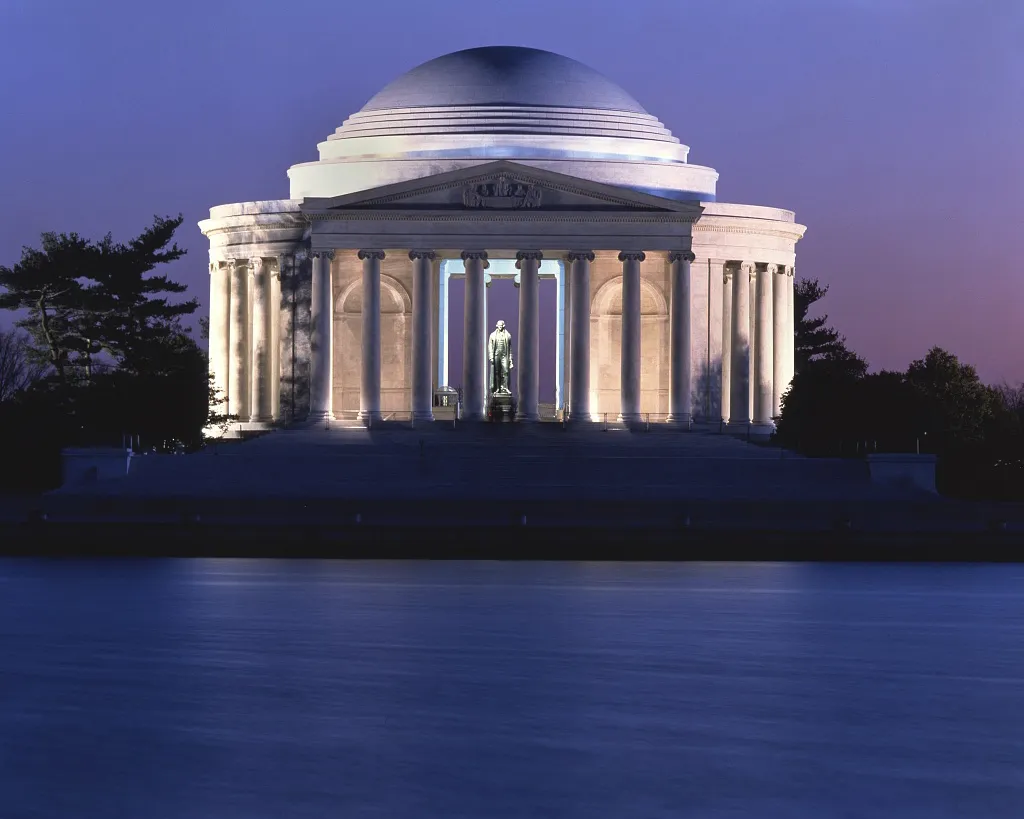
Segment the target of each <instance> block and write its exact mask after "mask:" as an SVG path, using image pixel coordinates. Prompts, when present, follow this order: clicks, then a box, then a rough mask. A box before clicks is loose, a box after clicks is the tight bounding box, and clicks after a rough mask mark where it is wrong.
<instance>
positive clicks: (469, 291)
mask: <svg viewBox="0 0 1024 819" xmlns="http://www.w3.org/2000/svg"><path fill="white" fill-rule="evenodd" d="M462 262H463V265H464V266H465V268H466V301H465V312H464V314H463V322H464V333H463V338H462V401H463V418H465V419H466V420H468V421H480V420H483V417H484V389H485V388H486V380H487V368H486V367H485V362H486V359H487V324H486V321H487V319H486V316H485V309H486V301H485V299H486V298H487V286H486V283H485V282H484V269H485V268H486V267H487V254H486V253H485V252H483V251H465V252H463V253H462Z"/></svg>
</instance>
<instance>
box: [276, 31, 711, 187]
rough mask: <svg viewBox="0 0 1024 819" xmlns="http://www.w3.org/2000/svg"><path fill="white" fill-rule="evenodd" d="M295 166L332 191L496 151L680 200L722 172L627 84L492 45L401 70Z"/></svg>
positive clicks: (465, 163) (477, 159)
mask: <svg viewBox="0 0 1024 819" xmlns="http://www.w3.org/2000/svg"><path fill="white" fill-rule="evenodd" d="M318 148H319V152H320V159H319V161H317V162H308V163H303V164H300V165H295V166H293V167H292V168H291V169H290V170H289V171H288V175H289V178H290V180H291V198H293V199H301V198H304V197H307V196H317V197H330V196H339V195H342V194H345V193H352V192H354V191H358V190H365V189H368V188H373V187H377V186H379V185H385V184H389V183H394V182H402V181H405V180H409V179H416V178H420V177H425V176H430V175H432V174H436V173H442V172H444V171H451V170H456V169H458V168H464V167H470V166H472V165H476V164H481V163H483V162H489V161H492V160H494V159H510V160H514V161H516V162H521V163H523V164H526V165H532V166H535V167H538V168H545V169H548V170H553V171H557V172H559V173H564V174H568V175H571V176H577V177H580V178H582V179H590V180H593V181H595V182H603V183H607V184H612V185H620V186H624V187H629V188H632V189H634V190H639V191H644V192H647V193H653V194H656V195H660V196H666V197H670V198H674V199H695V200H701V201H705V202H708V201H714V198H715V183H716V181H717V178H718V174H717V173H716V172H715V171H714V170H713V169H711V168H705V167H702V166H699V165H691V164H689V162H688V161H687V160H688V153H689V148H688V147H687V146H686V145H683V144H681V143H680V141H679V140H678V139H677V138H676V137H675V136H673V135H672V133H671V132H670V131H669V130H668V129H667V128H665V126H664V125H662V123H661V122H660V121H659V120H658V119H657V118H656V117H654V116H652V115H651V114H649V113H647V111H646V110H644V108H643V106H642V105H640V103H639V102H637V100H636V99H634V98H633V96H632V95H630V94H629V93H628V92H626V91H624V90H623V89H622V88H620V87H619V86H618V85H616V84H615V83H614V82H612V81H611V80H609V79H608V78H607V77H605V76H603V75H602V74H600V73H598V72H597V71H595V70H593V69H592V68H589V67H587V66H585V65H583V64H582V63H579V62H577V61H576V60H572V59H569V58H568V57H563V56H561V55H559V54H554V53H552V52H549V51H541V50H539V49H534V48H523V47H519V46H487V47H482V48H471V49H466V50H464V51H456V52H454V53H451V54H446V55H444V56H442V57H438V58H436V59H433V60H429V61H428V62H425V63H423V64H421V65H419V66H417V67H416V68H413V69H412V70H411V71H408V72H406V73H405V74H403V75H402V76H400V77H398V78H397V79H395V80H394V81H392V82H391V83H389V84H388V85H387V86H385V87H384V88H383V89H382V90H381V91H380V92H378V93H377V94H376V95H375V96H374V97H373V98H372V99H370V101H369V102H367V104H366V105H365V106H363V108H362V109H361V110H360V111H358V112H357V113H355V114H353V115H352V116H351V117H349V118H348V119H347V120H345V122H344V123H343V124H342V125H341V126H340V127H339V128H338V129H337V130H336V131H335V132H334V133H333V134H331V135H330V136H329V137H328V138H327V140H326V141H324V142H321V143H320V145H319V146H318Z"/></svg>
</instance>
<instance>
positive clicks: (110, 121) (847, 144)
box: [0, 0, 1024, 382]
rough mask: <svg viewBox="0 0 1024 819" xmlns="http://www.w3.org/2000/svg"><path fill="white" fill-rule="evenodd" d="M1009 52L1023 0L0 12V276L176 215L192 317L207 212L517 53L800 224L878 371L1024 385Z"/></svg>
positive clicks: (1013, 52) (806, 266) (1022, 75)
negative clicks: (603, 97) (395, 99)
mask: <svg viewBox="0 0 1024 819" xmlns="http://www.w3.org/2000/svg"><path fill="white" fill-rule="evenodd" d="M1021 42H1024V2H1022V0H629V2H612V0H557V2H556V1H554V0H506V1H505V2H496V1H495V0H471V1H470V0H431V2H424V0H374V1H373V2H360V1H359V0H344V1H342V0H289V2H276V1H273V2H268V0H198V1H197V0H174V2H169V3H148V2H139V1H138V0H95V1H94V2H86V1H85V0H0V77H3V80H2V82H0V190H2V197H0V263H2V264H13V263H14V262H15V261H17V259H18V257H19V255H20V248H21V246H22V245H24V244H32V245H34V244H37V242H38V238H39V234H40V233H41V232H42V231H44V230H55V231H72V230H76V231H78V232H79V233H81V234H84V235H87V236H92V237H99V236H102V235H103V234H104V233H106V232H107V231H112V232H113V234H114V237H115V239H128V238H130V237H131V236H133V235H135V234H136V233H138V232H139V231H140V230H142V229H143V228H144V227H145V226H146V225H147V224H148V223H149V222H150V221H151V217H152V215H153V214H161V215H168V214H171V215H173V214H177V213H178V212H182V213H184V215H185V224H184V225H183V226H182V229H181V231H180V232H179V244H181V245H182V246H183V247H185V248H187V249H188V251H189V253H188V256H186V257H185V259H183V260H182V261H181V262H179V263H177V264H176V265H175V269H174V270H173V271H169V272H172V273H173V275H176V276H177V277H178V278H179V279H181V280H183V281H185V282H187V283H188V284H189V285H190V286H191V287H193V288H194V289H195V291H196V293H197V294H199V295H200V296H201V298H202V299H203V302H204V305H205V302H206V299H207V287H208V284H207V267H206V265H207V243H206V240H205V239H204V237H203V236H202V235H201V234H200V233H199V230H198V228H197V227H196V222H198V221H199V220H200V219H202V218H204V217H205V216H207V215H208V209H209V207H210V206H211V205H217V204H222V203H228V202H239V201H246V200H253V199H274V198H284V197H286V196H287V195H288V183H287V177H286V175H285V171H286V169H287V168H288V166H289V165H292V164H294V163H296V162H303V161H309V160H313V159H315V158H316V143H317V142H319V141H321V140H323V139H325V138H326V137H327V135H328V134H330V133H331V132H332V131H333V130H334V129H335V128H336V127H337V126H338V125H340V124H341V122H342V120H344V119H345V118H346V117H347V116H348V115H349V114H351V113H352V112H354V111H356V110H358V109H359V108H360V107H361V106H362V105H363V103H364V102H365V101H366V100H367V99H368V98H369V97H370V96H372V95H373V94H374V93H375V92H376V91H377V90H379V89H380V88H381V87H382V86H384V85H385V84H386V83H388V82H389V81H390V80H392V79H393V78H394V77H396V76H397V75H399V74H400V73H402V72H404V71H406V70H408V69H409V68H412V67H413V66H415V65H417V64H419V63H421V62H423V61H425V60H428V59H430V58H432V57H436V56H439V55H440V54H443V53H446V52H449V51H456V50H458V49H461V48H469V47H472V46H479V45H498V44H508V45H527V46H532V47H536V48H544V49H548V50H551V51H558V52H560V53H563V54H565V55H567V56H569V57H573V58H575V59H578V60H580V61H582V62H584V63H587V64H588V65H590V66H592V67H594V68H596V69H597V70H598V71H601V72H602V73H604V74H606V75H607V76H608V77H610V78H611V79H613V80H614V81H616V82H618V83H619V84H620V85H622V86H623V87H624V88H625V89H626V90H628V91H630V92H631V93H632V94H633V95H634V96H635V97H636V98H637V99H638V100H639V101H640V102H641V104H643V105H644V106H645V107H646V108H647V109H648V110H649V111H650V112H651V113H652V114H654V115H655V116H657V117H659V118H660V119H661V120H662V121H663V122H664V123H665V125H666V126H667V127H668V128H670V129H671V130H672V132H673V133H674V134H675V135H676V136H677V137H679V139H680V140H681V141H682V142H684V143H685V144H687V145H689V146H691V152H690V159H691V160H692V161H693V162H694V163H697V164H701V165H710V166H711V167H714V168H716V169H717V170H718V172H719V173H720V174H721V177H720V179H719V183H718V198H719V200H720V201H725V202H742V203H747V204H757V205H772V206H778V207H785V208H789V209H792V210H795V211H796V214H797V219H798V221H800V222H801V223H803V224H806V225H808V232H807V236H806V238H805V239H804V240H803V241H802V242H801V243H800V244H799V245H798V246H797V275H798V276H799V277H817V278H819V279H821V280H822V281H823V282H825V283H828V284H830V285H831V290H830V292H829V295H828V297H827V299H826V300H825V301H824V302H823V309H825V310H826V311H827V312H828V313H829V315H830V318H831V320H832V322H833V323H834V324H835V326H836V327H837V328H838V329H840V331H842V332H844V333H845V334H846V335H847V337H848V340H849V342H850V345H851V346H852V347H853V348H854V349H855V350H857V351H858V352H859V353H861V354H862V355H864V356H865V357H866V358H867V359H868V361H869V362H870V364H871V365H872V367H874V368H879V367H893V368H903V367H905V366H906V365H907V364H908V363H909V361H910V360H911V359H913V358H920V357H922V356H923V355H924V353H925V352H926V351H927V349H928V347H930V346H931V345H933V344H938V345H941V346H943V347H946V348H948V349H950V350H952V351H953V352H954V353H956V354H957V355H959V356H960V357H961V358H962V359H963V360H966V361H968V362H970V363H973V364H975V365H976V366H977V367H978V369H979V372H980V373H981V375H982V377H983V378H984V379H986V380H988V381H991V382H995V381H999V380H1002V379H1008V380H1018V381H1019V380H1024V321H1022V319H1024V49H1021V48H1020V43H1021ZM549 289H551V288H549ZM508 291H509V293H508V294H506V296H508V295H509V294H511V293H512V292H514V291H512V290H511V288H508ZM502 292H504V291H502ZM550 295H551V296H552V297H553V289H551V294H550ZM544 301H545V302H547V301H548V298H545V299H544ZM551 301H552V304H553V298H551ZM457 307H458V309H461V294H460V299H459V304H458V305H456V304H455V303H454V302H453V304H452V309H453V311H454V310H455V309H456V308H457ZM204 309H205V307H204ZM495 309H496V307H495V305H494V304H493V302H492V306H491V310H490V313H491V316H492V317H496V314H495ZM498 309H500V308H498ZM552 310H553V307H552ZM453 315H456V316H457V315H459V313H458V312H453ZM506 320H508V318H506ZM0 322H3V323H4V324H6V323H7V320H6V319H4V318H2V317H0ZM514 329H515V325H514V324H513V332H514ZM460 335H461V333H460ZM459 358H461V356H459ZM454 363H455V362H454V361H453V364H454ZM551 369H552V372H553V364H552V365H551ZM544 380H545V382H546V381H548V378H547V377H545V378H544ZM551 380H553V374H552V376H551Z"/></svg>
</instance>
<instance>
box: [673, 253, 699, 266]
mask: <svg viewBox="0 0 1024 819" xmlns="http://www.w3.org/2000/svg"><path fill="white" fill-rule="evenodd" d="M668 260H669V261H670V262H690V264H693V263H694V262H695V261H697V256H696V254H694V252H693V251H692V250H673V251H672V252H671V253H669V254H668Z"/></svg>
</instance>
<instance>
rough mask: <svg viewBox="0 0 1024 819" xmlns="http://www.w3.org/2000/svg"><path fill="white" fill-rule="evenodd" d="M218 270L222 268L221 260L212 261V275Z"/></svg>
mask: <svg viewBox="0 0 1024 819" xmlns="http://www.w3.org/2000/svg"><path fill="white" fill-rule="evenodd" d="M218 270H220V262H210V275H211V276H212V275H213V274H214V273H216V272H217V271H218Z"/></svg>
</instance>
